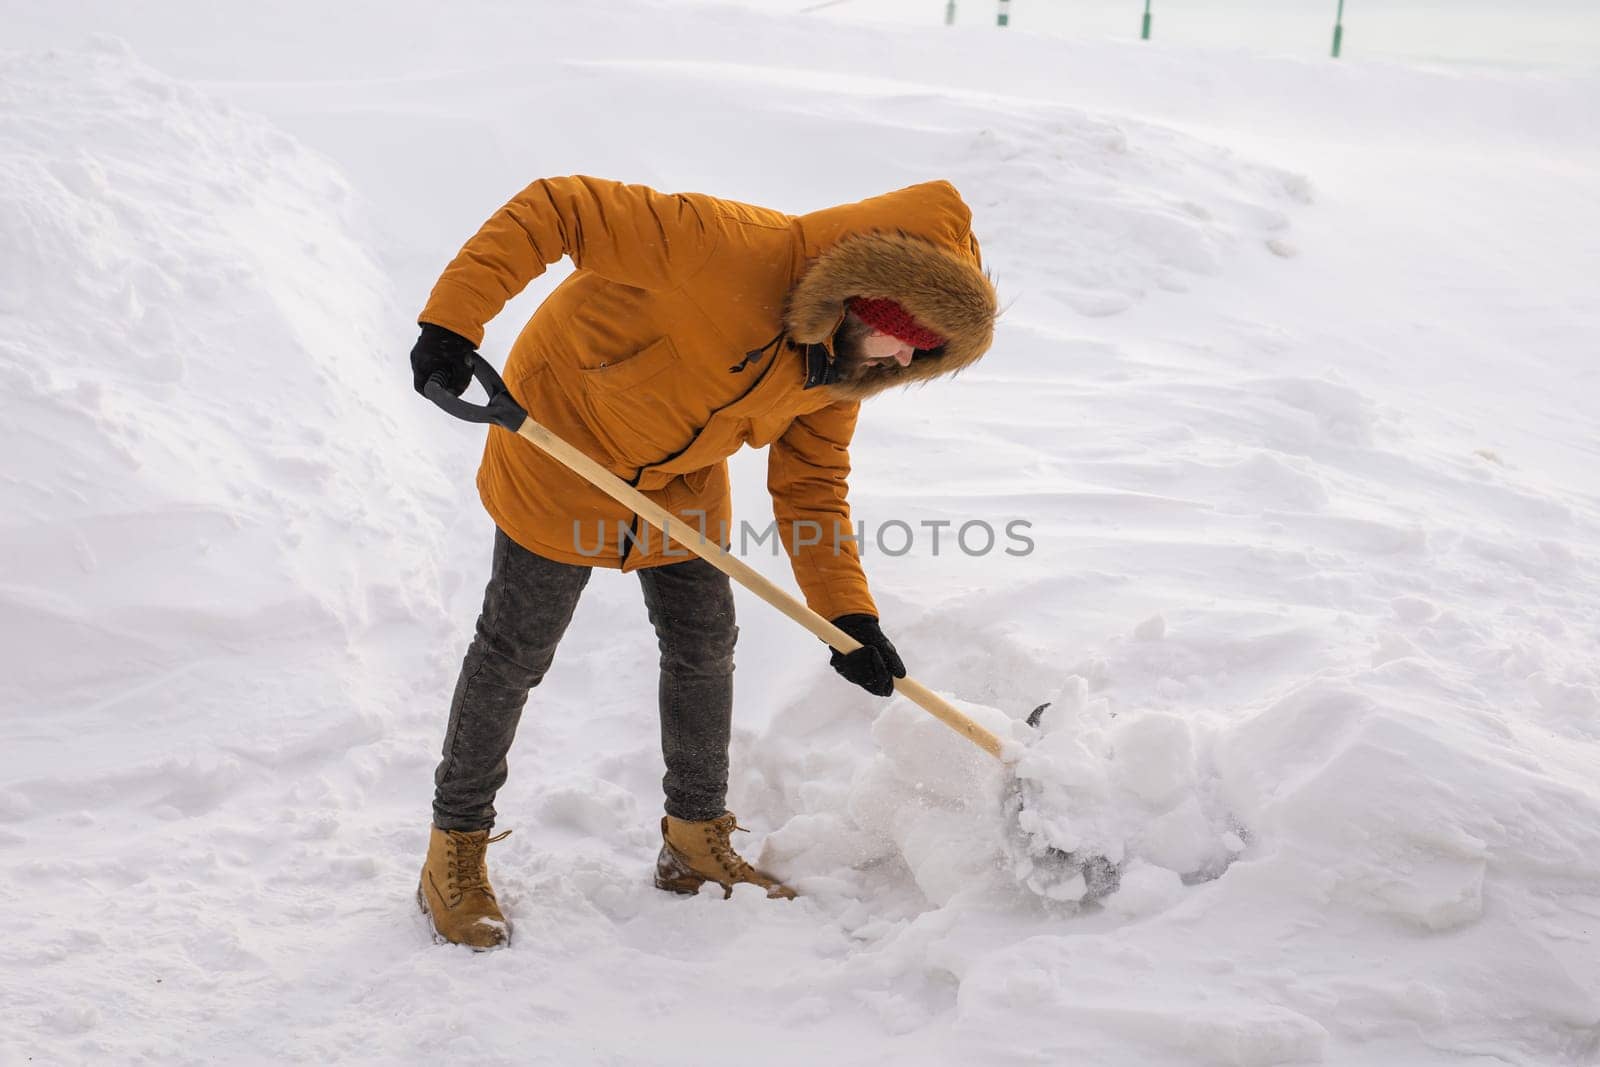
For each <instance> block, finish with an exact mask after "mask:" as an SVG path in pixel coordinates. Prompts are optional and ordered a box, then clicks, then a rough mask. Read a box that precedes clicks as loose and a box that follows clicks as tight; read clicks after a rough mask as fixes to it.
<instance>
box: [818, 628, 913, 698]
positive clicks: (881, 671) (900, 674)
mask: <svg viewBox="0 0 1600 1067" xmlns="http://www.w3.org/2000/svg"><path fill="white" fill-rule="evenodd" d="M833 624H834V625H835V626H837V627H838V628H839V629H841V630H843V631H844V632H845V633H847V634H849V635H850V636H851V637H853V638H855V639H856V640H857V641H860V642H861V647H860V648H858V649H856V650H855V651H854V652H851V653H849V654H844V653H841V652H839V650H838V649H834V652H833V656H832V657H831V659H830V661H829V662H831V663H832V664H833V669H834V670H836V671H838V672H839V673H840V674H842V675H844V677H845V678H847V679H848V680H850V681H852V682H854V683H856V684H857V685H859V686H860V687H861V688H863V689H865V690H866V691H867V692H869V693H871V694H872V695H873V696H878V697H886V696H892V695H893V694H894V680H895V679H896V678H904V677H905V676H906V665H905V664H904V663H902V662H901V661H900V653H898V652H896V651H895V650H894V644H893V643H892V642H891V641H890V640H889V639H888V638H887V637H885V636H884V635H883V630H882V629H880V628H879V626H878V620H877V619H875V618H873V617H872V616H871V615H841V616H839V617H838V618H837V619H834V620H833Z"/></svg>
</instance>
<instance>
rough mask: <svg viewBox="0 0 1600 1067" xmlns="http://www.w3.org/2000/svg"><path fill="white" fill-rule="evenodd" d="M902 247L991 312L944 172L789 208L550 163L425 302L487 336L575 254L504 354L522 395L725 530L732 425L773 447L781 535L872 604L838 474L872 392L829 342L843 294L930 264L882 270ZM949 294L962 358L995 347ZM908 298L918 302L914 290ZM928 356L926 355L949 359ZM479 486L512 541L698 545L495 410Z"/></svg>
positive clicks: (808, 585) (673, 505)
mask: <svg viewBox="0 0 1600 1067" xmlns="http://www.w3.org/2000/svg"><path fill="white" fill-rule="evenodd" d="M908 248H909V249H910V253H911V255H910V259H911V261H912V263H913V264H914V265H915V264H916V263H919V262H921V263H923V264H924V265H930V266H931V269H933V270H934V271H935V273H937V272H938V271H939V270H943V271H945V272H946V273H949V274H951V275H952V276H954V277H956V281H957V282H959V283H961V284H965V285H967V286H968V287H969V289H970V288H971V287H972V286H973V284H974V283H973V280H972V279H973V278H974V277H976V278H980V279H981V280H982V288H983V289H984V291H985V292H986V293H987V295H988V298H989V304H988V307H987V311H986V312H985V310H984V309H982V308H979V309H978V310H977V311H975V312H972V313H971V314H969V315H968V318H970V319H972V321H973V322H977V321H978V320H980V319H983V317H984V315H985V314H987V317H988V320H992V318H993V310H994V309H993V300H992V297H993V291H992V287H990V286H989V285H988V279H987V277H986V276H983V275H982V274H981V268H980V265H979V252H978V244H977V241H976V240H975V239H974V238H973V236H972V233H971V214H970V212H969V210H968V208H967V206H966V204H964V203H963V202H962V200H961V197H960V195H959V194H958V193H957V192H956V190H955V188H954V187H953V186H952V185H950V184H949V183H948V182H930V183H926V184H922V185H914V186H911V187H910V188H907V189H902V190H899V191H898V192H893V193H888V194H886V195H883V196H877V197H873V198H871V199H869V200H863V201H861V202H859V203H855V204H848V205H844V206H841V207H835V208H830V209H827V210H824V211H818V212H814V213H812V214H807V215H800V216H793V215H787V214H784V213H782V212H778V211H773V210H769V209H766V208H761V207H755V206H752V205H748V204H742V203H737V202H733V201H729V200H721V199H717V198H715V197H711V196H705V195H701V194H678V195H671V194H664V193H659V192H656V191H654V190H652V189H648V188H646V187H644V186H640V185H624V184H622V183H619V182H613V181H605V180H600V179H596V178H589V177H567V178H546V179H541V180H540V181H536V182H534V183H533V184H532V185H530V186H528V187H527V188H526V189H524V190H523V191H522V192H521V193H519V194H517V196H516V197H515V198H514V199H512V200H511V202H510V203H508V204H506V205H505V206H504V207H503V208H501V209H500V210H499V211H497V212H496V213H495V214H494V215H493V216H492V217H491V218H490V219H489V221H488V222H486V223H485V224H484V225H483V227H482V228H481V229H480V230H479V231H478V232H477V234H476V235H475V236H473V237H472V239H471V240H469V241H468V242H467V243H466V245H465V246H464V247H463V248H462V250H461V252H460V253H459V254H458V255H457V256H456V257H455V259H454V260H453V261H452V262H451V263H450V265H449V266H448V267H447V268H446V270H445V271H444V273H443V275H442V276H441V277H440V279H439V281H438V284H437V285H436V286H435V287H434V289H433V292H432V294H431V296H430V297H429V299H428V303H427V306H426V307H425V308H424V309H423V311H422V313H421V315H420V316H419V319H420V321H422V322H426V323H433V324H435V325H437V326H442V327H444V328H446V329H449V330H452V331H454V332H456V333H458V334H460V335H461V336H463V337H465V338H467V339H469V340H470V341H472V343H473V344H474V345H479V344H481V343H482V341H483V327H484V324H485V323H487V322H488V321H489V320H490V319H492V318H494V316H495V315H496V314H497V313H498V312H499V311H500V310H501V308H502V307H503V306H504V305H505V303H506V302H507V301H508V300H510V299H511V298H512V297H514V296H515V295H517V293H519V292H521V291H522V289H523V288H524V287H526V286H527V285H528V283H529V282H530V281H532V280H533V279H534V278H537V277H538V276H539V275H540V274H542V273H543V272H544V270H545V268H546V267H547V265H549V264H551V263H554V262H556V261H557V260H559V259H560V258H561V257H562V256H567V257H570V258H571V260H572V262H573V264H574V266H575V267H576V268H577V269H576V270H575V272H574V273H573V274H572V275H571V276H570V277H568V278H567V279H566V280H565V281H563V282H562V283H561V284H560V285H559V286H558V287H557V288H556V289H555V291H554V292H553V293H552V294H551V295H550V296H549V297H548V298H547V299H546V300H545V301H544V302H543V303H542V304H541V305H540V306H539V308H538V310H537V311H536V312H535V313H534V315H533V317H532V319H530V320H529V322H528V324H527V326H526V327H525V328H524V329H523V330H522V332H521V335H520V336H519V337H518V338H517V340H516V343H515V345H514V346H513V347H512V350H511V353H510V356H509V358H508V359H507V361H506V365H505V370H504V374H503V376H504V378H505V381H506V387H507V388H508V389H509V390H510V392H511V394H512V395H513V396H514V397H515V398H516V399H517V401H518V402H519V403H520V404H522V406H523V407H524V408H526V409H527V411H528V413H529V414H530V415H531V416H532V417H533V418H534V419H536V420H537V421H538V422H540V423H541V424H543V425H544V426H546V427H547V428H549V429H550V430H551V431H553V432H554V433H555V434H557V435H558V436H560V437H562V438H564V439H565V440H567V441H568V442H570V443H571V444H572V445H574V446H575V447H577V448H578V449H580V450H582V451H583V452H585V453H587V454H588V455H589V456H591V457H593V458H594V459H596V460H598V461H599V462H601V463H603V464H604V465H605V466H606V467H607V468H608V469H609V470H610V471H612V473H614V474H616V475H617V476H618V477H620V478H622V479H624V480H625V481H628V482H629V483H631V484H633V485H634V486H636V487H637V488H638V489H640V490H641V491H642V492H644V493H645V495H646V496H648V497H650V498H651V499H653V500H654V501H656V502H657V503H658V504H660V505H661V506H662V507H664V508H666V509H667V510H668V511H669V512H671V513H673V515H674V516H676V517H678V518H679V519H681V520H682V522H683V523H684V526H685V527H686V528H696V529H700V530H703V531H704V532H705V533H706V535H707V536H708V537H710V538H712V539H713V540H719V541H720V542H721V543H723V544H724V545H726V544H728V543H729V542H730V540H731V538H732V533H733V527H732V521H733V519H732V514H731V507H730V501H729V491H728V469H727V464H726V462H725V461H726V459H727V457H728V456H730V455H731V454H733V452H735V451H736V450H737V449H738V448H740V447H741V446H742V445H751V446H753V447H758V448H760V447H764V448H766V449H767V450H768V488H769V490H770V491H771V494H772V501H773V513H774V517H775V518H776V519H777V530H778V534H779V535H780V536H781V538H782V543H783V545H784V547H785V548H786V549H787V551H788V553H789V556H790V560H791V562H792V565H793V568H794V573H795V578H796V581H797V582H798V583H799V585H800V587H801V589H802V591H803V592H804V594H805V598H806V601H807V602H808V603H809V605H810V606H811V607H812V609H813V610H815V611H817V612H818V613H820V614H821V615H823V616H824V617H825V618H835V617H837V616H839V615H843V614H846V613H850V612H866V613H870V614H874V615H876V614H877V609H876V607H875V606H874V604H873V601H872V597H871V595H870V594H869V592H868V590H867V582H866V579H865V577H864V575H863V573H862V570H861V562H860V558H859V555H858V552H857V547H856V544H855V542H854V540H853V539H851V537H850V536H849V535H850V534H852V533H854V532H855V531H854V530H853V528H852V525H851V519H850V505H849V502H848V499H847V483H846V479H847V477H848V475H849V471H850V453H849V446H850V439H851V435H852V433H853V432H854V430H855V425H856V416H857V412H858V409H859V406H860V399H859V395H852V394H851V393H850V392H849V391H845V390H841V389H839V388H836V387H835V386H833V385H830V384H829V380H830V376H829V373H828V371H829V369H830V368H829V366H828V364H829V363H830V362H831V358H832V354H831V347H829V345H828V342H829V341H830V339H831V337H832V333H833V331H834V330H835V329H836V328H837V327H838V325H839V324H840V322H842V321H843V318H844V302H845V300H847V299H848V298H849V297H851V296H856V295H889V296H898V297H900V298H901V299H906V295H905V289H906V287H907V285H911V287H912V288H913V289H915V288H916V286H915V284H914V283H915V282H916V281H917V279H918V278H923V279H926V277H927V275H926V272H922V273H916V271H913V275H914V276H909V277H887V278H885V277H883V274H884V270H883V268H882V266H881V263H882V262H884V261H886V260H887V261H890V262H892V263H893V264H895V266H893V267H892V268H891V269H890V270H889V271H888V274H890V275H895V274H896V273H897V272H903V270H904V268H903V267H902V266H901V264H903V263H904V262H905V260H906V257H905V256H904V255H901V254H900V253H902V252H904V251H905V250H906V249H908ZM873 256H878V257H879V258H878V259H874V258H872V257H873ZM919 256H920V257H922V258H921V260H919V259H918V257H919ZM923 288H926V286H924V287H923ZM935 288H937V287H935ZM958 288H959V285H958ZM974 292H976V290H974ZM946 300H947V297H946V296H944V295H939V294H936V295H935V297H934V304H935V306H934V307H932V308H922V309H921V312H920V314H919V318H921V319H923V320H924V321H927V320H929V319H931V320H933V321H935V322H937V323H943V324H944V326H945V333H946V334H947V335H951V334H956V335H959V336H957V338H956V341H955V342H953V344H955V345H956V346H958V347H961V346H964V347H962V350H961V351H958V352H952V353H950V359H949V363H950V366H951V368H952V369H953V368H954V367H955V366H958V365H961V364H964V363H966V362H970V360H971V359H972V358H976V354H981V350H982V348H986V347H987V345H988V335H987V333H986V332H985V330H986V329H987V322H984V323H981V324H980V327H981V328H978V329H977V330H976V334H974V330H973V329H971V328H969V326H968V325H967V323H966V322H965V320H962V321H954V322H952V321H951V315H952V313H953V312H952V311H951V309H950V308H948V307H944V306H943V303H944V302H945V301H946ZM980 302H981V301H980ZM969 303H970V301H969ZM910 306H912V307H913V310H917V305H916V304H915V299H914V297H913V298H912V304H911V305H910ZM955 310H956V311H966V310H970V309H967V308H962V307H958V308H956V309H955ZM941 316H942V318H941ZM956 319H958V320H959V319H961V316H960V315H959V314H957V315H956ZM964 330H965V331H966V332H965V333H963V332H962V331H964ZM977 335H981V336H977ZM974 337H975V338H976V339H974ZM940 355H943V353H940ZM918 362H921V361H917V362H914V363H913V367H917V365H918ZM938 362H939V361H938V360H937V359H935V360H932V361H930V363H929V366H927V367H921V368H918V369H919V371H921V372H922V373H924V374H931V373H932V372H933V371H934V370H935V369H937V370H938V371H943V370H944V369H946V368H944V367H935V364H937V363H938ZM478 489H479V493H480V495H481V496H482V499H483V504H484V506H485V508H487V509H488V512H489V514H490V516H491V517H492V518H493V519H494V521H495V523H496V524H497V525H498V526H499V527H500V528H501V529H502V530H504V531H505V532H506V534H507V535H508V536H509V537H510V538H511V539H512V540H514V541H516V542H517V543H518V544H520V545H522V546H523V547H524V548H527V549H529V550H530V551H533V552H536V553H538V554H539V555H542V556H546V557H548V558H550V559H554V560H559V561H561V562H564V563H572V564H581V565H588V566H602V567H620V568H622V569H623V570H629V571H631V570H634V569H637V568H641V567H652V566H659V565H661V564H666V563H674V562H679V561H681V560H682V559H684V558H686V550H684V549H683V548H682V547H681V546H679V545H676V544H672V543H663V542H664V539H663V538H661V537H660V536H659V534H655V533H654V531H651V530H650V529H649V527H648V526H646V525H645V524H644V523H642V522H636V521H635V518H634V516H633V515H632V513H631V512H629V511H628V510H627V509H626V508H624V507H623V506H622V505H620V504H618V503H616V502H615V501H613V500H612V499H611V498H610V497H608V496H606V495H605V494H603V493H601V492H600V491H599V490H597V489H594V488H593V487H591V486H590V485H588V483H586V482H585V481H583V480H582V479H581V478H579V477H578V476H577V475H576V474H573V473H571V472H570V471H568V470H567V469H566V468H565V467H563V466H562V465H561V464H559V463H557V462H556V461H555V460H553V459H551V458H549V457H548V456H546V455H545V454H544V453H543V452H541V451H540V450H539V449H538V448H536V447H535V446H534V445H533V444H531V443H530V442H528V441H527V440H525V439H523V438H521V437H518V436H517V435H515V434H512V433H509V432H507V431H505V430H503V429H500V428H499V427H491V428H490V430H489V436H488V441H487V444H486V446H485V448H484V453H483V463H482V466H481V467H480V469H479V472H478ZM808 542H811V543H808Z"/></svg>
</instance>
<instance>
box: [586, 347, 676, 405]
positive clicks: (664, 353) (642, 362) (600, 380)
mask: <svg viewBox="0 0 1600 1067" xmlns="http://www.w3.org/2000/svg"><path fill="white" fill-rule="evenodd" d="M677 362H678V350H677V349H676V348H674V347H673V345H672V338H670V337H661V338H658V339H657V340H654V341H651V342H650V343H649V344H647V345H645V346H644V347H643V348H641V349H639V350H638V351H637V352H635V353H633V354H632V355H628V356H623V357H622V358H621V359H616V360H611V361H608V362H605V363H601V364H600V365H599V366H595V367H583V368H580V372H581V373H582V374H583V380H584V382H585V384H586V385H587V386H588V387H589V388H590V389H592V390H594V391H595V392H596V393H599V394H602V395H603V394H606V393H611V392H617V391H620V390H624V389H632V388H633V387H634V386H637V385H643V384H644V383H645V382H648V381H649V380H650V379H652V378H654V377H656V376H657V375H658V374H665V373H666V372H667V371H669V370H671V369H672V367H673V365H674V364H675V363H677Z"/></svg>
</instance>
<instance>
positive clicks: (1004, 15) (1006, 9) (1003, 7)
mask: <svg viewBox="0 0 1600 1067" xmlns="http://www.w3.org/2000/svg"><path fill="white" fill-rule="evenodd" d="M1340 2H1341V3H1342V2H1343V0H1340ZM997 24H998V25H1001V26H1009V25H1011V0H1000V14H999V17H998V20H997Z"/></svg>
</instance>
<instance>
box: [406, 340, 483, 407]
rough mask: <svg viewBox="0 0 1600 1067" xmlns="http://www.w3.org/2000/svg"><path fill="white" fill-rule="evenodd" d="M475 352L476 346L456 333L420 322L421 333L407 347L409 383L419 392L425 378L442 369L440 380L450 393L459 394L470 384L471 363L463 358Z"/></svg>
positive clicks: (424, 382) (425, 382) (425, 380)
mask: <svg viewBox="0 0 1600 1067" xmlns="http://www.w3.org/2000/svg"><path fill="white" fill-rule="evenodd" d="M476 354H477V349H476V348H475V347H474V346H473V344H472V342H471V341H469V340H467V339H466V338H465V337H462V336H461V335H460V334H459V333H455V332H453V331H451V330H447V329H445V328H444V327H443V326H435V325H434V324H433V323H431V322H424V323H423V324H422V336H421V337H419V338H417V343H416V345H415V346H414V347H413V348H412V349H411V381H412V384H413V385H415V386H416V389H417V392H419V393H420V392H422V387H423V386H425V385H427V384H428V379H429V378H432V377H433V376H434V374H435V373H437V372H443V373H444V383H445V386H446V388H448V389H449V390H450V394H451V395H452V396H460V395H461V394H462V393H464V392H466V391H467V386H469V385H471V384H472V365H471V363H469V362H468V361H467V357H468V356H473V355H476Z"/></svg>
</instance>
